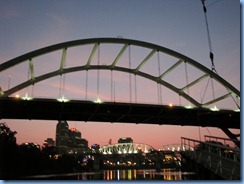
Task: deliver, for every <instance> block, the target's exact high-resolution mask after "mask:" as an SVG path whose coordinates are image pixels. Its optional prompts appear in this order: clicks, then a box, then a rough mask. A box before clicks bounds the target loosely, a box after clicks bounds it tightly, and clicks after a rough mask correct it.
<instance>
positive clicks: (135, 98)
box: [135, 74, 137, 103]
mask: <svg viewBox="0 0 244 184" xmlns="http://www.w3.org/2000/svg"><path fill="white" fill-rule="evenodd" d="M135 103H137V82H136V74H135Z"/></svg>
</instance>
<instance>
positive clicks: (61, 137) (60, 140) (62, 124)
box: [56, 120, 69, 148]
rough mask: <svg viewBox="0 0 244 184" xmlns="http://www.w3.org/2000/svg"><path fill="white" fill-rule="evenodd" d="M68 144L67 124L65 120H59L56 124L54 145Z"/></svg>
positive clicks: (65, 145)
mask: <svg viewBox="0 0 244 184" xmlns="http://www.w3.org/2000/svg"><path fill="white" fill-rule="evenodd" d="M68 144H69V125H68V123H67V121H65V120H61V121H59V122H58V124H57V126H56V146H57V147H58V148H66V147H68Z"/></svg>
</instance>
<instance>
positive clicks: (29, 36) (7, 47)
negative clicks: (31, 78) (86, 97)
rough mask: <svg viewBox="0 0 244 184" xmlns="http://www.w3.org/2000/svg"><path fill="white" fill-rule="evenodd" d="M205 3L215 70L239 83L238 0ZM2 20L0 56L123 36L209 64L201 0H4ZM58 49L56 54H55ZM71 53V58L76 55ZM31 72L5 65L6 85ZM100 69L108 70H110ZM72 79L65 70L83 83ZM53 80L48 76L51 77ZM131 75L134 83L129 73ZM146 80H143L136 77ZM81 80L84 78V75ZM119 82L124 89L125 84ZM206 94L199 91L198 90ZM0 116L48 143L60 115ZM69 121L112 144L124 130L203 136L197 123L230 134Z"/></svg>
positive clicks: (135, 135) (155, 141) (136, 135)
mask: <svg viewBox="0 0 244 184" xmlns="http://www.w3.org/2000/svg"><path fill="white" fill-rule="evenodd" d="M205 3H206V7H207V16H208V21H209V29H210V36H211V41H212V46H213V52H214V56H215V67H216V70H217V71H218V74H219V75H220V76H221V77H222V78H224V79H225V80H226V81H228V82H229V83H230V84H232V85H233V86H234V87H235V88H237V89H238V90H240V70H241V69H240V66H241V65H240V61H241V58H240V54H241V52H240V43H241V40H240V39H241V33H240V30H241V27H240V26H241V25H240V21H241V19H240V15H241V14H240V8H241V7H240V1H238V0H220V1H216V0H206V1H205ZM0 23H1V27H2V29H0V41H1V44H0V63H3V62H6V61H8V60H10V59H12V58H15V57H17V56H20V55H22V54H25V53H27V52H30V51H33V50H36V49H39V48H42V47H45V46H49V45H53V44H56V43H61V42H65V41H71V40H76V39H86V38H100V37H115V38H116V37H118V36H119V37H121V36H122V37H123V38H128V39H134V40H141V41H145V42H149V43H154V44H157V45H161V46H163V47H166V48H169V49H171V50H174V51H176V52H179V53H181V54H183V55H185V56H188V57H190V58H192V59H194V60H196V61H198V62H199V63H201V64H202V65H204V66H206V67H207V68H211V62H210V59H209V47H208V40H207V31H206V25H205V20H204V13H203V10H202V3H201V0H196V1H193V0H184V1H182V0H150V1H147V0H133V1H130V0H125V1H119V0H118V1H116V0H104V1H100V0H81V1H75V0H70V1H65V0H53V1H48V0H44V1H31V0H22V1H18V0H8V1H4V0H0ZM101 52H102V51H101ZM106 56H107V57H112V56H109V55H106ZM52 57H53V58H54V60H55V57H56V56H55V55H54V56H52ZM69 57H70V61H72V59H74V58H72V57H71V56H69ZM138 57H142V56H140V55H139V56H138ZM142 58H143V57H142ZM82 62H83V60H82ZM44 63H45V62H44ZM70 63H71V62H70ZM49 64H50V63H49ZM38 66H39V69H40V71H42V70H43V71H44V70H46V67H47V66H46V65H41V64H39V65H38ZM48 66H49V65H48ZM50 67H52V66H51V64H50ZM27 73H28V71H27V70H20V69H18V68H17V69H16V68H14V67H13V68H12V69H9V70H6V71H3V72H1V73H0V86H1V88H2V89H4V90H6V89H7V88H8V84H9V76H10V75H11V85H15V83H17V82H19V81H24V80H26V78H27ZM89 74H90V77H94V79H95V78H96V73H95V72H94V73H92V72H90V73H89ZM93 74H94V76H92V75H93ZM102 74H104V73H102ZM82 76H83V77H84V76H85V75H84V74H83V75H82ZM102 77H103V78H105V77H106V76H105V74H104V75H103V76H102ZM102 77H101V78H102ZM116 77H117V80H118V81H123V80H125V78H124V76H122V75H116ZM68 79H70V78H68V77H67V80H66V83H67V84H66V93H70V94H76V93H77V90H78V89H77V86H78V85H80V84H81V81H82V80H81V79H79V80H77V81H75V80H74V81H72V80H71V79H70V80H68ZM91 80H92V79H91ZM101 80H102V79H101ZM132 80H134V78H132ZM50 81H51V80H50ZM50 81H47V83H48V82H49V83H51V82H53V81H51V82H50ZM69 81H70V83H69ZM126 82H127V83H128V77H127V78H126ZM140 82H141V81H139V80H138V85H140ZM180 82H181V81H180V80H179V83H180ZM91 83H92V82H90V84H91ZM82 84H83V86H84V82H83V83H82ZM145 84H147V83H146V82H145ZM49 85H50V84H49ZM52 85H53V87H55V85H56V90H57V91H53V93H52V94H51V92H50V95H54V96H55V95H56V94H58V85H59V83H58V82H56V83H54V82H53V83H52ZM118 86H119V85H117V90H118V91H120V90H121V91H122V90H124V89H122V88H121V89H120V88H119V87H118ZM150 88H151V86H147V87H145V88H144V89H145V94H148V93H149V90H150ZM37 89H39V88H38V87H36V88H35V90H37ZM43 90H44V89H43ZM91 91H92V89H91ZM38 93H39V91H35V94H38ZM40 93H41V92H40ZM83 93H84V91H83ZM91 93H94V94H96V93H97V92H96V89H95V88H94V89H93V92H91ZM101 93H102V92H101ZM126 93H127V91H126ZM104 94H105V92H104ZM118 94H119V93H118ZM118 94H117V95H118ZM201 95H202V94H200V92H199V96H201ZM107 98H110V90H109V91H108V92H107ZM124 98H126V97H124ZM151 98H152V97H150V96H141V101H150V100H151ZM155 98H156V97H155ZM166 98H167V97H164V99H166ZM177 100H178V99H177ZM227 106H228V104H227ZM1 122H6V123H7V125H8V126H9V127H10V128H11V130H15V131H17V132H18V134H17V135H16V137H17V142H18V143H19V144H21V143H23V142H36V143H38V144H42V143H43V142H44V140H45V139H46V138H49V137H50V138H53V139H55V131H56V124H57V123H58V122H57V121H39V120H30V121H29V120H6V119H4V120H1ZM68 124H69V127H70V128H77V129H78V130H79V131H81V133H82V137H83V138H85V139H87V140H88V141H89V145H91V144H93V143H97V144H99V145H100V146H103V145H106V144H108V142H109V140H110V139H112V143H117V141H118V139H119V138H121V137H131V138H132V139H133V140H134V142H139V143H145V144H149V145H151V146H153V147H155V148H156V149H158V148H160V146H163V145H166V144H173V143H180V137H189V138H193V139H199V130H200V133H201V136H202V137H201V138H202V139H203V135H209V134H211V135H213V136H224V137H225V135H224V133H223V132H222V131H221V130H219V129H217V128H200V129H199V128H198V127H183V126H169V125H162V126H159V125H142V124H139V125H136V124H123V123H97V122H71V121H68ZM236 132H238V131H237V130H236Z"/></svg>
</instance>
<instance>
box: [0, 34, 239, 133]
mask: <svg viewBox="0 0 244 184" xmlns="http://www.w3.org/2000/svg"><path fill="white" fill-rule="evenodd" d="M85 46H87V47H88V48H84V47H85ZM109 46H110V47H109ZM115 47H116V48H119V49H117V50H115ZM77 48H78V50H75V49H77ZM103 48H107V51H108V52H106V51H105V50H106V49H103ZM82 49H84V50H85V52H84V54H83V55H82V57H80V58H78V61H79V62H78V64H77V63H76V64H75V66H74V65H72V66H71V65H69V63H68V55H69V54H68V53H69V52H70V55H71V56H72V58H71V59H70V60H69V61H70V62H71V60H74V58H75V57H79V56H75V54H74V53H80V52H81V50H82ZM114 50H115V51H114ZM113 51H114V53H116V54H114V55H113V56H112V55H111V53H112V52H113ZM132 51H133V52H132ZM102 52H103V53H105V55H106V54H107V55H106V56H107V57H108V58H109V59H108V58H107V57H106V58H104V57H102V54H101V53H102ZM133 53H137V54H138V55H139V57H138V61H137V62H136V61H135V60H136V59H135V57H136V56H135V55H136V54H135V55H133ZM48 55H51V56H50V58H47V56H48ZM84 55H85V56H87V57H86V58H85V57H84ZM108 55H109V56H108ZM95 56H97V59H96V58H95ZM57 58H58V59H57ZM111 58H112V59H111ZM52 60H57V63H58V64H57V67H56V68H52V67H51V64H52V63H51V62H52ZM81 60H84V62H80V61H81ZM46 61H48V62H46ZM43 63H45V65H43ZM166 63H167V64H166ZM18 66H21V67H22V68H21V67H20V68H21V69H22V71H23V67H24V68H25V69H26V71H28V72H26V73H27V74H26V75H27V80H26V78H25V79H23V72H22V75H21V76H22V78H21V76H18V77H17V78H18V79H19V78H21V79H19V80H20V81H19V83H17V84H15V85H13V86H12V85H11V82H10V81H11V80H13V77H12V78H11V76H9V80H8V85H5V86H4V85H3V84H0V85H1V86H0V87H1V88H0V106H1V108H0V118H1V119H8V118H9V119H50V120H53V119H55V120H60V119H66V120H79V121H100V122H124V123H147V124H160V125H162V124H171V125H190V126H210V127H218V128H221V129H222V130H223V131H224V132H225V133H226V134H227V135H228V136H229V137H230V138H236V137H235V135H234V134H232V133H231V132H230V131H229V130H228V129H229V128H237V129H240V107H239V100H240V91H238V90H237V89H236V88H235V87H233V86H232V85H231V84H230V83H228V82H227V81H226V80H224V79H223V78H222V77H220V76H219V75H217V74H216V73H214V72H213V71H211V70H209V69H208V68H206V67H205V66H203V65H201V64H200V63H198V62H197V61H195V60H193V59H191V58H189V57H187V56H185V55H183V54H180V53H178V52H176V51H173V50H170V49H168V48H165V47H162V46H159V45H156V44H152V43H148V42H143V41H138V40H131V39H124V38H123V39H122V38H91V39H82V40H74V41H69V42H64V43H59V44H56V45H51V46H48V47H44V48H41V49H38V50H35V51H32V52H29V53H27V54H24V55H21V56H19V57H16V58H14V59H11V60H9V61H6V62H4V63H2V64H0V74H4V72H5V71H11V70H12V69H13V70H14V69H15V67H18ZM49 66H50V67H49ZM146 66H147V67H146ZM189 68H190V69H189ZM18 69H19V68H18ZM39 70H40V72H39ZM16 71H18V70H16ZM93 71H97V74H96V76H97V79H94V76H91V78H92V79H90V78H89V76H88V72H89V73H92V72H93ZM100 71H107V72H108V73H110V76H109V77H108V76H107V78H108V79H109V80H108V81H110V82H108V83H110V84H111V85H110V87H108V86H107V85H105V84H104V83H103V84H102V83H101V82H102V81H101V79H102V78H106V77H104V76H102V75H100ZM77 72H84V73H85V74H84V75H83V80H82V81H83V82H84V83H85V87H84V88H83V89H82V90H81V91H82V92H83V95H84V98H83V99H82V100H72V97H71V98H69V99H67V97H66V96H67V95H65V92H66V93H67V91H68V90H70V88H68V87H67V85H66V86H65V83H66V82H67V77H68V76H69V75H68V74H72V73H77ZM115 72H119V73H125V74H128V81H127V88H128V94H129V95H128V96H127V97H126V98H127V99H129V100H128V101H127V102H126V103H124V102H119V101H120V100H118V99H115V96H116V93H115V92H117V93H119V91H118V90H117V91H116V88H115V86H116V87H117V85H120V84H121V83H123V82H117V83H116V79H115ZM108 73H107V74H108ZM92 74H94V72H93V73H92ZM65 76H67V77H66V78H65ZM133 76H134V80H133ZM55 77H56V78H57V77H60V83H59V90H58V91H59V95H57V98H58V101H57V100H56V99H54V98H52V99H49V98H47V97H46V98H44V99H43V98H38V97H35V96H34V92H33V91H34V89H35V88H34V86H37V85H38V84H39V83H41V82H43V81H45V80H49V79H51V78H55ZM123 77H124V76H123ZM139 79H143V80H144V79H147V81H148V80H149V81H151V82H153V83H155V84H156V86H157V90H155V91H156V92H155V93H156V94H157V99H158V102H156V103H155V102H154V105H152V104H149V103H143V104H139V100H138V99H139V94H138V93H139V92H145V91H146V90H147V88H148V87H147V86H145V84H144V82H142V87H141V89H140V90H139ZM180 79H185V82H182V81H181V80H180ZM74 80H78V77H75V78H72V79H70V80H68V81H69V82H70V81H74ZM93 83H96V86H95V87H94V88H95V89H96V94H94V93H95V92H90V91H89V89H88V88H89V85H91V84H93ZM210 84H212V85H210ZM104 86H105V87H104ZM199 86H204V88H205V89H203V90H202V93H201V94H202V95H200V96H201V98H200V99H199ZM210 86H212V88H211V87H210ZM214 86H216V87H215V88H214ZM29 87H31V88H32V92H31V93H30V92H29ZM49 87H50V85H49V86H48V87H42V88H41V90H36V91H38V92H40V91H42V90H44V89H48V88H49ZM102 87H104V88H106V89H107V91H110V96H111V99H110V100H109V98H108V97H106V98H105V99H106V102H104V103H102V100H101V98H100V97H101V96H102V95H101V93H102ZM109 88H110V89H109ZM120 89H121V91H123V90H122V89H123V87H121V88H120ZM164 90H165V91H170V92H171V93H170V94H168V93H167V95H166V92H164ZM19 91H22V92H23V93H25V94H24V95H23V98H22V99H20V98H19V99H18V100H17V101H16V99H15V98H14V96H15V94H16V93H17V92H19ZM36 91H35V93H36ZM196 91H198V92H196ZM50 93H51V92H50ZM108 93H109V92H108ZM172 93H173V94H175V95H176V96H174V98H175V99H176V98H178V99H179V102H178V105H172V104H170V106H168V104H166V105H163V100H164V99H165V100H169V99H168V98H169V97H168V96H170V95H171V94H172ZM91 94H93V96H92V97H91V96H89V95H91ZM42 95H43V94H42ZM107 96H109V95H107ZM117 96H118V95H117ZM119 96H120V95H119ZM149 96H152V94H151V93H149V95H148V97H149ZM211 96H212V97H211ZM89 97H90V98H93V99H94V97H96V98H97V100H96V101H95V102H96V103H94V102H93V101H91V100H89V99H88V98H89ZM175 99H174V100H175ZM109 101H110V102H109ZM115 101H116V102H115ZM230 101H231V102H232V103H233V104H234V105H236V106H237V108H238V109H237V111H235V109H233V110H223V109H219V108H217V105H216V104H222V103H224V104H229V103H228V102H230ZM65 102H66V103H65ZM165 103H168V102H166V101H165ZM227 108H228V107H227Z"/></svg>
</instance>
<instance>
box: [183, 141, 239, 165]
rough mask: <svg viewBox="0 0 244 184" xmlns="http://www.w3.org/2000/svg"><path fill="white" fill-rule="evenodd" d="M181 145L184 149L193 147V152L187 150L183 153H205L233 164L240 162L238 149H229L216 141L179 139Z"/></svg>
mask: <svg viewBox="0 0 244 184" xmlns="http://www.w3.org/2000/svg"><path fill="white" fill-rule="evenodd" d="M181 145H182V146H184V147H185V148H190V147H193V148H194V150H192V149H188V150H185V151H194V152H205V153H208V154H214V155H217V156H218V157H222V158H226V159H229V160H233V161H234V162H240V150H239V149H238V148H233V147H229V146H226V145H223V144H222V143H220V142H216V141H206V142H202V141H199V140H194V139H190V138H185V137H181Z"/></svg>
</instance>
